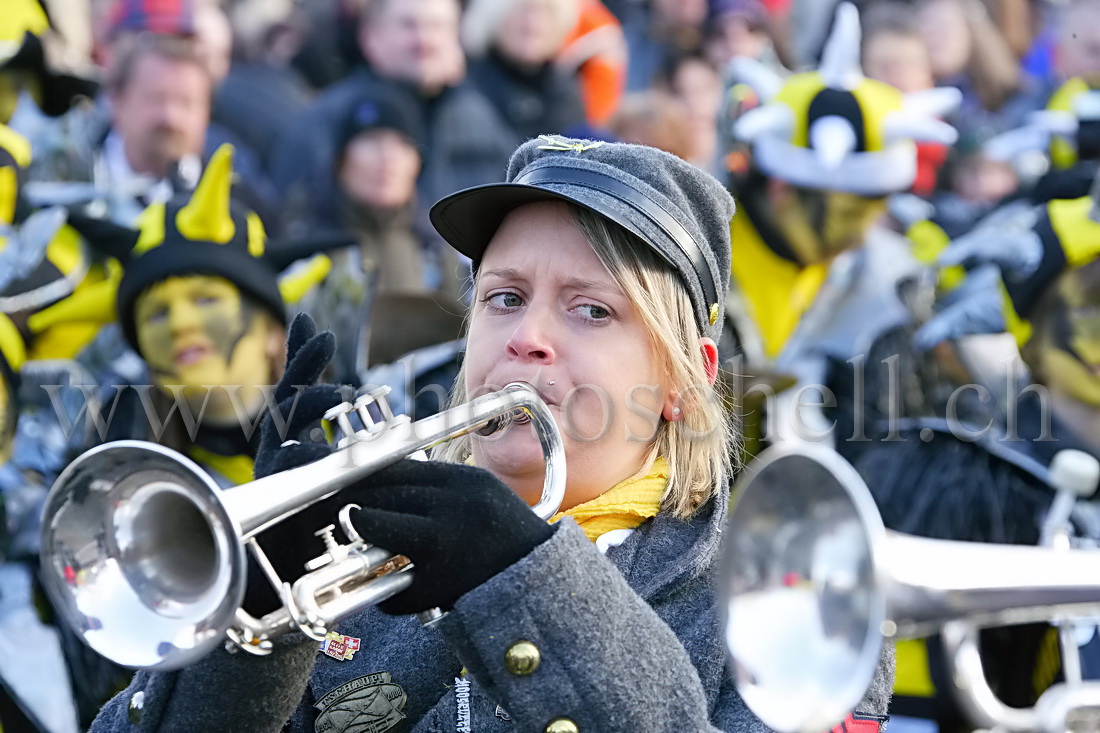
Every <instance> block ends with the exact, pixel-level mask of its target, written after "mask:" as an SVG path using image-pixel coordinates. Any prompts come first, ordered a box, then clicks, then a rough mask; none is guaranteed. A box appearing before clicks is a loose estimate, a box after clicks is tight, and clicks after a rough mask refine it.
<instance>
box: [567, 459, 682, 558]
mask: <svg viewBox="0 0 1100 733" xmlns="http://www.w3.org/2000/svg"><path fill="white" fill-rule="evenodd" d="M667 485H668V463H667V462H666V461H665V459H664V458H661V457H658V458H657V460H656V461H654V462H653V467H652V468H651V469H650V470H649V473H648V474H647V475H645V476H631V477H630V478H628V479H626V480H625V481H620V482H619V483H618V484H616V485H615V486H613V487H611V488H610V489H609V490H608V491H606V492H604V493H603V494H600V495H599V496H597V497H596V498H595V499H591V500H589V501H586V502H584V503H583V504H578V505H577V506H575V507H573V508H572V509H566V510H565V511H564V512H558V513H557V514H555V515H554V516H552V517H550V523H551V524H553V523H554V522H557V521H558V520H559V519H561V518H562V517H573V519H575V520H577V524H579V525H580V526H581V529H582V530H584V534H585V536H587V537H588V539H590V540H592V541H593V542H595V541H596V539H597V538H598V537H599V536H600V535H602V534H605V533H607V532H610V531H611V530H613V529H634V528H635V527H637V526H638V525H639V524H641V523H642V522H644V521H645V520H647V519H650V518H651V517H655V516H657V511H658V510H659V509H660V508H661V497H662V496H663V495H664V493H665V487H666V486H667Z"/></svg>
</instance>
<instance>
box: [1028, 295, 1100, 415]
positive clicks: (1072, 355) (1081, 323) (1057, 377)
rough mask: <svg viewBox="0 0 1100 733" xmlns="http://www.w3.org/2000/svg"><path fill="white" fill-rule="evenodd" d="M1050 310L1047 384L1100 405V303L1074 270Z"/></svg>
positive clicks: (1043, 348) (1043, 353) (1044, 360)
mask: <svg viewBox="0 0 1100 733" xmlns="http://www.w3.org/2000/svg"><path fill="white" fill-rule="evenodd" d="M1058 294H1059V295H1060V296H1061V297H1060V298H1059V302H1057V303H1055V304H1054V306H1053V307H1052V308H1051V310H1050V314H1049V316H1048V317H1047V319H1046V321H1045V323H1044V324H1043V325H1044V327H1045V332H1044V333H1043V335H1042V341H1041V342H1040V349H1039V358H1040V360H1041V362H1040V364H1041V366H1040V370H1041V373H1042V374H1043V376H1044V378H1045V380H1046V382H1047V386H1048V387H1049V388H1050V389H1052V390H1055V391H1059V392H1062V393H1064V394H1066V395H1067V396H1069V397H1072V398H1073V399H1076V400H1079V401H1080V402H1083V403H1085V404H1087V405H1092V406H1094V407H1100V302H1097V295H1098V294H1096V293H1092V294H1089V293H1088V292H1087V290H1086V288H1085V287H1084V286H1083V284H1082V283H1080V282H1078V281H1077V279H1076V278H1075V276H1074V274H1073V273H1071V274H1070V275H1067V276H1066V277H1064V278H1063V280H1062V283H1061V285H1060V287H1059V290H1058Z"/></svg>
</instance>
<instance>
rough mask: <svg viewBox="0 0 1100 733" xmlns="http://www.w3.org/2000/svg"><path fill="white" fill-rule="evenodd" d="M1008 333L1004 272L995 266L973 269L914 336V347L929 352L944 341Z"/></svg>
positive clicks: (941, 302) (988, 265) (989, 265)
mask: <svg viewBox="0 0 1100 733" xmlns="http://www.w3.org/2000/svg"><path fill="white" fill-rule="evenodd" d="M1004 330H1005V321H1004V297H1003V295H1002V292H1001V271H1000V269H999V268H998V266H997V265H995V264H986V265H982V266H980V267H978V268H977V269H975V270H971V271H970V272H969V273H967V275H966V279H965V280H964V281H963V282H962V284H961V285H959V287H957V288H955V289H954V290H952V291H951V292H950V293H948V294H947V295H946V296H944V298H943V299H942V300H941V301H940V302H939V304H938V312H937V313H936V315H934V316H932V318H930V319H929V320H928V322H926V323H925V324H924V325H923V326H921V327H920V328H919V329H917V332H916V334H914V336H913V344H914V345H915V346H916V347H917V348H918V349H920V350H921V351H927V350H928V349H931V348H932V347H933V346H935V345H936V344H938V343H940V342H941V341H947V340H949V339H957V338H959V337H960V336H970V335H974V334H980V333H1002V332H1003V331H1004Z"/></svg>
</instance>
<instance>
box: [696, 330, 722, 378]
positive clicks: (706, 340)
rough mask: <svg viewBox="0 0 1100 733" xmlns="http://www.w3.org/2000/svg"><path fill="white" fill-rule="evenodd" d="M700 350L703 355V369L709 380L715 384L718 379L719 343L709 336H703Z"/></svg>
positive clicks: (700, 340) (700, 339)
mask: <svg viewBox="0 0 1100 733" xmlns="http://www.w3.org/2000/svg"><path fill="white" fill-rule="evenodd" d="M699 351H700V352H701V353H702V355H703V370H704V371H705V372H706V373H707V381H708V382H710V383H711V385H712V386H713V385H714V381H715V380H716V379H718V344H716V343H714V339H712V338H710V337H709V336H701V337H700V338H699Z"/></svg>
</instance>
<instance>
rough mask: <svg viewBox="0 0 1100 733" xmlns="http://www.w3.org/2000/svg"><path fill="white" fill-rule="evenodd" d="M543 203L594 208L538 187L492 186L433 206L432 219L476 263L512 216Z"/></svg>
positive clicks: (450, 242)
mask: <svg viewBox="0 0 1100 733" xmlns="http://www.w3.org/2000/svg"><path fill="white" fill-rule="evenodd" d="M539 201H568V202H571V203H574V204H577V205H579V206H582V207H584V208H586V209H591V208H592V207H591V206H589V205H588V204H587V203H586V202H583V201H578V200H577V199H575V198H572V197H570V196H567V195H565V194H561V193H557V192H555V191H548V190H546V189H545V188H539V187H538V186H529V185H526V184H523V183H488V184H485V185H484V186H475V187H473V188H467V189H464V190H462V191H459V192H457V193H454V194H451V195H450V196H447V197H445V198H442V199H440V200H439V201H437V202H436V203H435V205H434V206H432V208H431V211H430V212H429V217H430V218H431V221H432V226H434V227H435V228H436V231H438V232H439V234H440V235H441V236H442V237H443V238H444V239H445V240H447V243H448V244H450V245H451V246H452V247H454V248H455V249H456V250H458V251H459V252H461V253H462V254H464V255H466V256H467V257H469V258H470V259H471V260H473V261H474V262H475V263H476V262H479V261H480V260H481V256H482V255H483V254H484V253H485V248H486V247H488V246H489V241H490V240H491V239H492V238H493V235H495V234H496V233H497V230H498V229H500V225H501V224H503V223H504V219H505V218H506V217H507V216H508V214H510V213H512V212H513V211H514V210H516V209H518V208H519V207H520V206H524V205H525V204H533V203H537V202H539Z"/></svg>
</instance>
